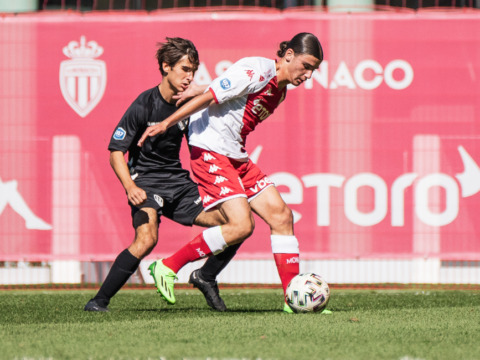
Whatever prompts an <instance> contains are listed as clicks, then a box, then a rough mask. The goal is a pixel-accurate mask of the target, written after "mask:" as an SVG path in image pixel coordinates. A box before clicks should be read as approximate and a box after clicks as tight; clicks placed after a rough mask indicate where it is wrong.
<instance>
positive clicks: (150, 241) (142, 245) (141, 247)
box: [132, 232, 158, 257]
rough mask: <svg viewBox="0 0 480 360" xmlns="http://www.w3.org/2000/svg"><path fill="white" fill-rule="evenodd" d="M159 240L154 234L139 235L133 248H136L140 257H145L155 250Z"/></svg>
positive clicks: (143, 233) (144, 233)
mask: <svg viewBox="0 0 480 360" xmlns="http://www.w3.org/2000/svg"><path fill="white" fill-rule="evenodd" d="M157 240H158V238H157V236H156V235H155V234H153V233H150V232H142V233H139V234H138V233H137V236H136V237H135V241H134V243H133V245H132V246H133V247H134V248H135V251H136V253H137V254H138V255H139V256H141V257H145V256H147V255H148V254H150V253H151V252H152V250H153V249H154V248H155V245H157Z"/></svg>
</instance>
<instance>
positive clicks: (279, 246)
mask: <svg viewBox="0 0 480 360" xmlns="http://www.w3.org/2000/svg"><path fill="white" fill-rule="evenodd" d="M271 240H272V252H273V257H274V258H275V264H276V265H277V270H278V275H280V280H281V281H282V286H283V293H285V292H286V290H287V286H288V284H289V283H290V280H292V279H293V278H294V277H295V276H296V275H298V274H299V272H300V256H299V253H300V250H299V248H298V240H297V238H296V237H295V235H271Z"/></svg>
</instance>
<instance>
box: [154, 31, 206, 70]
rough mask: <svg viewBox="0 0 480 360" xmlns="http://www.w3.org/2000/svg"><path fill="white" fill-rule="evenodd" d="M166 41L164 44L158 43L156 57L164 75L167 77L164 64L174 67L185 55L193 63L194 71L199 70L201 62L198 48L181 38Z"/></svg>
mask: <svg viewBox="0 0 480 360" xmlns="http://www.w3.org/2000/svg"><path fill="white" fill-rule="evenodd" d="M165 40H166V41H165V42H164V43H160V42H159V43H157V46H158V50H157V53H156V56H155V57H156V58H157V60H158V67H159V70H160V73H161V74H162V75H165V72H164V71H163V67H162V64H163V63H167V64H168V66H172V67H173V66H175V64H176V63H177V62H178V61H180V59H181V58H182V57H184V56H185V55H187V56H188V60H190V62H191V63H192V65H193V67H194V70H197V69H198V66H199V65H200V60H199V57H198V51H197V48H196V47H195V45H193V42H191V41H190V40H187V39H182V38H179V37H175V38H169V37H167V38H165Z"/></svg>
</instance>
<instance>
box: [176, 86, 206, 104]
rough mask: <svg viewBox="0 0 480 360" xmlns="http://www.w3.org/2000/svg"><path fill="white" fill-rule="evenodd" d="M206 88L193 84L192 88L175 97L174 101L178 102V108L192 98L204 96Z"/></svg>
mask: <svg viewBox="0 0 480 360" xmlns="http://www.w3.org/2000/svg"><path fill="white" fill-rule="evenodd" d="M206 87H207V86H206V85H197V84H195V83H191V84H190V86H189V87H188V88H187V89H185V91H182V92H179V93H178V94H177V95H173V99H174V100H177V102H176V103H175V105H176V106H177V107H178V106H180V105H182V104H183V103H185V102H187V101H188V100H190V99H191V98H193V97H195V96H197V95H200V94H202V93H203V92H204V91H205V89H206Z"/></svg>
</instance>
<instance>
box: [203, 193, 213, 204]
mask: <svg viewBox="0 0 480 360" xmlns="http://www.w3.org/2000/svg"><path fill="white" fill-rule="evenodd" d="M212 200H213V198H212V197H211V196H210V195H205V196H204V197H203V205H205V204H208V203H209V202H210V201H212Z"/></svg>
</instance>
